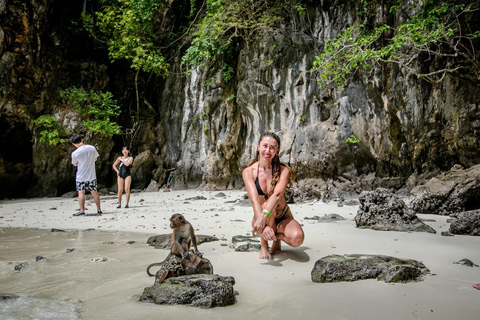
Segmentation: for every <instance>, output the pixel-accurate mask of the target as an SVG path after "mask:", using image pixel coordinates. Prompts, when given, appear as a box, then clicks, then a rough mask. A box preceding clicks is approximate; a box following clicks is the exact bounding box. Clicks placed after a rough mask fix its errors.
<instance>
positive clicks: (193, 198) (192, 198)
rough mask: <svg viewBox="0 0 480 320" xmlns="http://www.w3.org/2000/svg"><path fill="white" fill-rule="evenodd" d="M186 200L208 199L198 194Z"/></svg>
mask: <svg viewBox="0 0 480 320" xmlns="http://www.w3.org/2000/svg"><path fill="white" fill-rule="evenodd" d="M185 200H207V198H205V197H204V196H196V197H191V198H186V199H185Z"/></svg>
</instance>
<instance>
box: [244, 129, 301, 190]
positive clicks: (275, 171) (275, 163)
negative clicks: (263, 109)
mask: <svg viewBox="0 0 480 320" xmlns="http://www.w3.org/2000/svg"><path fill="white" fill-rule="evenodd" d="M265 137H270V138H274V139H275V140H276V141H277V144H278V152H277V154H276V155H275V157H273V159H272V181H271V182H270V192H269V193H268V196H271V195H272V194H273V190H274V189H275V186H276V185H277V182H278V180H279V179H280V166H285V167H287V168H288V170H289V171H290V176H289V177H288V184H287V187H288V188H290V187H291V186H292V185H293V183H294V182H295V173H294V172H293V170H292V168H290V166H288V165H286V164H285V163H282V162H280V157H279V156H278V153H279V152H280V138H279V137H278V136H277V135H276V134H275V133H273V132H265V133H263V134H262V135H261V136H260V139H258V144H260V142H261V141H262V139H263V138H265ZM258 156H259V152H258V149H257V152H256V153H255V159H253V160H252V161H250V163H249V164H248V166H251V165H252V164H254V163H255V162H257V161H258ZM257 174H258V173H257Z"/></svg>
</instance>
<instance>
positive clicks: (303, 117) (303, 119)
mask: <svg viewBox="0 0 480 320" xmlns="http://www.w3.org/2000/svg"><path fill="white" fill-rule="evenodd" d="M300 121H302V122H305V115H304V114H302V115H301V116H300Z"/></svg>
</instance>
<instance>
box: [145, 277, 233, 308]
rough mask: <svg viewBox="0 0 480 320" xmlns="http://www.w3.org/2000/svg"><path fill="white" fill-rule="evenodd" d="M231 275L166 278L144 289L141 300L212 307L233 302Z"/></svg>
mask: <svg viewBox="0 0 480 320" xmlns="http://www.w3.org/2000/svg"><path fill="white" fill-rule="evenodd" d="M234 284H235V279H234V278H233V277H223V276H219V275H204V274H202V275H200V274H196V275H187V276H180V277H174V278H168V279H166V280H165V281H164V282H162V283H160V284H154V285H153V286H152V287H147V288H145V289H144V291H143V294H142V296H141V297H140V301H141V302H152V303H156V304H167V305H174V304H186V305H189V306H191V307H198V308H213V307H223V306H229V305H232V304H234V303H235V300H236V299H235V292H234V290H233V285H234Z"/></svg>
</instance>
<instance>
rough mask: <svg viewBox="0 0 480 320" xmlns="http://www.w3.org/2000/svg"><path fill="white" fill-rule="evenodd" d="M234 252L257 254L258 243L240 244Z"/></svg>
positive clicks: (258, 249)
mask: <svg viewBox="0 0 480 320" xmlns="http://www.w3.org/2000/svg"><path fill="white" fill-rule="evenodd" d="M235 251H236V252H259V251H260V244H259V243H246V244H241V245H239V246H238V247H236V248H235Z"/></svg>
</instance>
